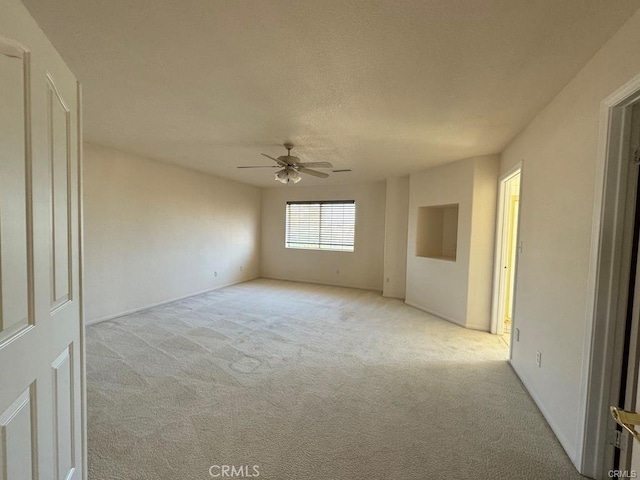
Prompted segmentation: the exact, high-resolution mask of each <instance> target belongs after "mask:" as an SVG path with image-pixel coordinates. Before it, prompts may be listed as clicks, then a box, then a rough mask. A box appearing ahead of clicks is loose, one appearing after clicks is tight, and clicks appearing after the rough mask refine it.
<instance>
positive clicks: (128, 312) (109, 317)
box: [85, 277, 260, 325]
mask: <svg viewBox="0 0 640 480" xmlns="http://www.w3.org/2000/svg"><path fill="white" fill-rule="evenodd" d="M256 278H260V277H254V278H245V279H242V280H238V281H237V282H230V283H225V284H224V285H218V286H216V287H212V288H207V289H205V290H200V291H199V292H194V293H189V294H187V295H182V296H180V297H174V298H170V299H169V300H163V301H161V302H156V303H150V304H148V305H144V306H142V307H136V308H132V309H131V310H125V311H124V312H119V313H114V314H112V315H105V316H104V317H99V318H94V319H91V320H87V321H86V322H85V325H94V324H96V323H100V322H106V321H108V320H113V319H114V318H119V317H124V316H125V315H131V314H132V313H137V312H142V311H143V310H148V309H150V308H154V307H159V306H161V305H166V304H168V303H173V302H178V301H180V300H184V299H185V298H190V297H195V296H197V295H202V294H203V293H208V292H213V291H214V290H220V289H221V288H225V287H230V286H231V285H238V284H239V283H244V282H250V281H251V280H255V279H256Z"/></svg>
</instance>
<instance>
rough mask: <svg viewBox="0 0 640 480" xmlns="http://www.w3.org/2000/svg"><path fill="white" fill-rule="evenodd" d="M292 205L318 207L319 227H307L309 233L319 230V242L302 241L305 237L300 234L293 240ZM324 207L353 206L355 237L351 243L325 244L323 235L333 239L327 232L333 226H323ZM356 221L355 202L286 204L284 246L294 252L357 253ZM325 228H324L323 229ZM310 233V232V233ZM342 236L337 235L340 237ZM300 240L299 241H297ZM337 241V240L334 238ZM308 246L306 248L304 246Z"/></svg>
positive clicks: (319, 201)
mask: <svg viewBox="0 0 640 480" xmlns="http://www.w3.org/2000/svg"><path fill="white" fill-rule="evenodd" d="M292 205H318V206H319V212H318V218H317V220H316V221H317V225H314V224H310V226H309V227H307V229H308V231H312V230H313V229H314V228H316V229H317V236H318V238H317V242H313V241H310V240H311V239H310V238H307V240H309V241H307V242H303V241H300V240H301V237H304V235H303V234H300V236H298V237H297V238H293V239H292V235H293V234H292V233H291V228H292V226H291V225H290V222H289V220H290V210H289V209H290V208H291V206H292ZM323 205H352V206H353V237H352V238H351V239H350V240H351V243H345V244H337V243H323V240H322V235H323V232H324V234H325V235H327V236H329V237H331V232H327V228H329V229H330V228H331V227H332V226H333V225H335V224H332V225H324V226H323V217H322V214H323ZM356 221H357V208H356V202H355V200H304V201H290V202H287V204H286V209H285V238H284V246H285V248H287V249H292V250H318V251H323V252H343V253H353V252H355V243H356ZM323 227H324V228H323ZM309 233H310V232H309ZM339 236H340V235H336V237H339ZM295 240H299V241H297V242H296V241H295ZM334 240H335V238H334ZM304 245H306V246H304Z"/></svg>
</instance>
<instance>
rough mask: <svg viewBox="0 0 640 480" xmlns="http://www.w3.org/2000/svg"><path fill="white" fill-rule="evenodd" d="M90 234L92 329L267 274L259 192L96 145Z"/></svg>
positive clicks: (90, 158) (88, 187) (90, 173)
mask: <svg viewBox="0 0 640 480" xmlns="http://www.w3.org/2000/svg"><path fill="white" fill-rule="evenodd" d="M84 230H85V240H84V248H85V251H84V254H85V308H86V318H87V320H88V321H89V322H90V321H93V320H97V319H102V318H105V317H110V316H114V315H117V314H121V313H123V312H127V311H131V310H135V309H139V308H141V307H145V306H148V305H152V304H156V303H159V302H163V301H167V300H170V299H174V298H178V297H182V296H185V295H189V294H193V293H196V292H199V291H203V290H207V289H211V288H214V287H219V286H222V285H227V284H231V283H235V282H239V281H243V280H248V279H251V278H256V277H258V276H259V242H260V190H259V189H258V188H255V187H250V186H247V185H242V184H239V183H236V182H232V181H229V180H223V179H220V178H217V177H213V176H211V175H207V174H203V173H199V172H195V171H191V170H187V169H184V168H180V167H176V166H173V165H169V164H166V163H161V162H156V161H153V160H149V159H145V158H141V157H137V156H134V155H130V154H126V153H123V152H119V151H116V150H112V149H108V148H104V147H98V146H94V145H89V144H85V158H84ZM241 269H242V271H241ZM216 271H217V274H218V275H217V277H214V272H216Z"/></svg>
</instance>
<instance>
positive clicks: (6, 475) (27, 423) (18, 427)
mask: <svg viewBox="0 0 640 480" xmlns="http://www.w3.org/2000/svg"><path fill="white" fill-rule="evenodd" d="M33 390H34V389H33V388H32V386H29V388H27V389H26V390H25V391H24V392H22V393H21V394H20V395H19V396H18V398H17V399H16V400H15V401H14V402H13V403H12V404H11V405H10V406H9V407H8V408H7V409H6V410H5V411H4V412H3V413H2V414H1V415H0V443H1V444H0V449H1V451H2V455H0V479H2V480H7V479H11V478H24V479H30V478H34V470H35V469H34V463H35V462H34V459H35V455H34V453H35V450H36V445H35V439H34V428H33V426H34V425H35V423H34V421H33V416H34V412H35V408H34V406H35V403H34V402H33V399H32V397H33Z"/></svg>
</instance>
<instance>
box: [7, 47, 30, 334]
mask: <svg viewBox="0 0 640 480" xmlns="http://www.w3.org/2000/svg"><path fill="white" fill-rule="evenodd" d="M0 53H1V54H0V85H2V87H3V88H1V89H0V105H2V110H3V114H2V115H0V145H2V161H1V162H0V272H1V275H0V306H1V308H0V341H2V340H5V341H6V340H7V339H8V338H9V337H11V335H14V334H15V333H16V332H17V331H18V330H20V329H21V328H24V327H26V326H27V324H28V323H29V322H28V317H29V293H28V292H29V280H28V272H29V267H28V252H27V250H28V246H29V236H28V232H27V225H28V224H29V218H28V204H29V203H30V201H31V200H30V195H28V192H27V185H28V183H29V180H30V179H29V178H28V172H29V171H30V161H31V159H30V158H29V156H28V155H27V152H26V145H28V144H29V142H30V137H29V136H28V132H29V131H30V117H29V114H28V111H27V107H28V105H29V103H30V102H29V90H30V82H29V78H28V72H29V68H28V67H29V63H28V62H29V55H28V53H27V52H26V51H25V50H23V49H21V48H18V47H16V46H14V45H12V44H10V43H9V42H1V43H0ZM5 111H6V112H11V115H5V114H4V112H5Z"/></svg>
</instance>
